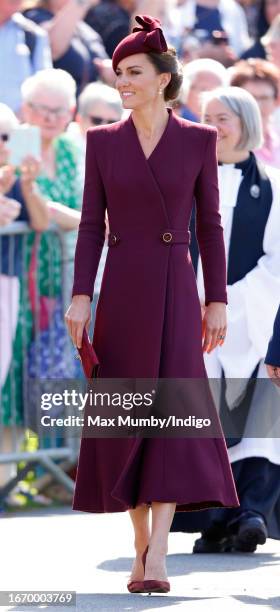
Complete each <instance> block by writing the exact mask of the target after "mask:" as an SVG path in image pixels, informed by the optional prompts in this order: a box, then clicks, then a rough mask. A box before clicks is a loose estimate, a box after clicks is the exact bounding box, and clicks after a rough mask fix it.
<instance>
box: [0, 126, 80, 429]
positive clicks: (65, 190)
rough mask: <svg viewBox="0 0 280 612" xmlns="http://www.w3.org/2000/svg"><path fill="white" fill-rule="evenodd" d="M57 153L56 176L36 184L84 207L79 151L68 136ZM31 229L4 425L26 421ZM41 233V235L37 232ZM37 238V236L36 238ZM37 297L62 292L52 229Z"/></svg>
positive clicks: (43, 244) (41, 249)
mask: <svg viewBox="0 0 280 612" xmlns="http://www.w3.org/2000/svg"><path fill="white" fill-rule="evenodd" d="M54 148H55V156H56V176H55V179H51V178H49V177H48V176H46V175H45V174H44V173H42V174H41V175H40V176H39V177H38V178H37V183H38V186H39V188H40V191H41V193H42V195H44V196H45V197H46V198H48V199H49V200H52V201H56V202H59V203H61V204H65V206H69V208H73V209H77V210H79V209H80V208H81V192H80V178H79V176H78V164H77V150H76V148H75V145H74V144H73V143H72V142H71V141H70V140H69V138H67V137H66V136H65V135H62V136H60V137H58V138H57V139H56V140H55V142H54ZM35 236H36V235H35V233H34V232H32V234H30V235H29V236H28V237H27V239H25V240H24V244H25V247H24V249H23V251H24V255H23V259H24V273H23V276H22V278H21V279H20V281H21V289H20V310H19V318H18V325H17V330H16V336H15V340H14V345H13V359H12V363H11V367H10V371H9V373H8V376H7V379H6V381H5V385H4V387H3V389H2V415H3V420H4V424H5V425H10V424H12V423H16V424H17V425H21V424H22V423H23V407H24V399H25V401H26V381H27V378H28V367H27V355H28V349H29V347H30V343H31V341H32V339H33V337H34V318H33V313H32V308H31V303H30V292H29V287H28V282H29V274H28V271H29V267H30V262H31V255H32V252H33V254H34V245H35V242H36V238H35ZM37 236H38V234H37ZM76 236H77V232H76V231H74V232H72V231H71V232H67V233H66V234H65V235H64V239H65V244H66V252H67V260H68V264H67V265H69V269H68V274H66V275H65V277H67V276H68V282H69V286H70V285H71V278H70V276H71V274H72V270H73V265H72V262H73V258H74V250H75V242H76ZM37 240H38V238H37ZM36 259H37V299H38V297H40V296H46V297H48V298H58V297H61V294H62V276H61V274H62V257H61V246H60V240H59V238H58V236H57V235H56V234H54V233H51V232H44V233H42V234H41V238H40V242H39V244H38V248H37V255H36Z"/></svg>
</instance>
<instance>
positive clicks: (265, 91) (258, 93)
mask: <svg viewBox="0 0 280 612" xmlns="http://www.w3.org/2000/svg"><path fill="white" fill-rule="evenodd" d="M243 87H244V89H246V90H247V91H249V93H250V94H252V96H254V98H255V100H256V102H257V103H258V105H259V109H260V111H261V117H262V122H263V128H264V130H265V129H266V127H267V125H268V122H269V119H270V117H271V115H272V113H273V112H274V111H275V108H276V106H277V100H276V99H275V95H274V90H273V87H272V85H270V83H268V82H267V81H247V83H245V84H244V85H243Z"/></svg>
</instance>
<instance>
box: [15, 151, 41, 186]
mask: <svg viewBox="0 0 280 612" xmlns="http://www.w3.org/2000/svg"><path fill="white" fill-rule="evenodd" d="M40 169H41V162H40V161H39V160H38V159H36V158H35V157H33V156H32V155H27V156H26V157H25V158H24V160H23V161H22V164H21V167H20V180H21V182H22V184H23V185H26V186H27V185H30V184H31V183H33V182H34V181H35V180H36V178H37V176H38V174H39V173H40Z"/></svg>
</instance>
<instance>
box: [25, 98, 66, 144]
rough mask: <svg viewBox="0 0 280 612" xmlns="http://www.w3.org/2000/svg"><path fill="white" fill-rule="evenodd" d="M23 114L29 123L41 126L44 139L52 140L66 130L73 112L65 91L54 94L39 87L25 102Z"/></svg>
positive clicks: (46, 140)
mask: <svg viewBox="0 0 280 612" xmlns="http://www.w3.org/2000/svg"><path fill="white" fill-rule="evenodd" d="M23 116H24V120H25V121H26V122H27V123H29V124H30V125H37V126H38V127H39V128H40V130H41V136H42V140H43V141H45V142H50V141H52V140H53V139H54V138H56V137H57V136H59V135H60V134H61V133H62V132H64V130H65V128H66V127H67V125H68V123H69V121H70V120H71V117H72V112H71V110H70V109H69V102H68V100H67V98H66V96H65V95H64V94H63V93H60V92H59V93H56V94H55V95H54V93H53V92H51V91H47V90H43V89H41V90H40V89H39V88H38V90H35V92H34V93H33V96H32V99H31V100H29V101H28V102H25V104H24V106H23Z"/></svg>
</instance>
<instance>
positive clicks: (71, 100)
mask: <svg viewBox="0 0 280 612" xmlns="http://www.w3.org/2000/svg"><path fill="white" fill-rule="evenodd" d="M137 13H143V14H151V15H153V16H155V17H158V18H159V19H160V20H161V22H162V24H163V28H164V31H165V34H166V37H167V39H168V42H169V44H170V45H172V46H174V47H175V48H176V51H177V53H178V55H179V58H180V59H181V61H182V63H183V70H184V81H183V87H182V89H181V93H180V96H179V98H178V99H177V100H176V101H175V102H174V110H175V112H177V113H178V114H180V115H181V116H182V117H184V118H186V119H189V120H191V121H195V122H199V121H201V94H203V93H204V92H207V91H208V92H209V91H212V90H214V89H216V88H217V87H227V86H230V85H233V86H236V87H239V88H243V89H246V90H247V91H248V92H249V93H250V94H252V96H253V97H254V98H255V100H256V102H257V104H258V106H259V109H260V114H261V119H262V128H263V141H262V144H261V146H260V147H259V148H258V150H257V151H256V156H257V157H258V158H259V159H260V160H261V161H263V162H264V163H265V164H269V165H271V166H274V167H276V168H278V169H280V121H279V118H280V110H279V108H280V102H279V95H280V93H279V78H280V0H239V1H237V0H199V1H198V2H196V1H195V0H24V1H23V2H22V0H0V56H1V62H0V247H1V249H0V251H1V252H0V292H1V293H0V400H1V410H0V423H2V425H4V426H5V427H7V428H9V427H10V425H11V424H12V423H16V424H17V426H22V424H23V421H24V418H23V413H24V401H23V393H22V388H23V380H24V375H23V372H25V373H26V371H27V372H28V371H29V373H30V372H32V371H33V370H32V367H31V366H30V367H29V365H28V364H27V365H26V360H28V355H29V356H31V357H30V358H32V350H31V349H32V343H33V342H34V337H35V327H36V326H35V325H34V321H35V318H36V317H35V310H36V308H38V304H39V308H40V313H39V314H40V317H39V323H38V321H37V331H38V325H39V330H41V331H46V330H47V329H48V326H49V325H50V323H51V319H52V316H54V313H56V315H57V316H58V319H57V320H59V321H60V323H59V324H58V326H57V330H56V331H57V333H58V334H61V326H62V325H63V307H62V261H61V251H60V247H59V243H58V238H57V237H56V236H54V235H52V234H51V232H49V230H48V228H49V226H50V224H52V223H53V224H55V225H56V226H57V227H58V228H59V229H60V230H61V231H62V232H65V237H66V241H65V243H66V246H67V253H68V264H69V267H68V273H67V274H66V277H67V283H68V289H70V287H71V280H72V262H73V255H74V248H75V240H76V230H77V227H78V224H79V219H80V208H81V201H82V189H83V177H84V158H85V135H86V131H87V129H88V128H89V127H92V126H97V125H100V124H102V123H112V122H115V121H118V120H120V119H121V118H122V117H124V112H123V110H122V105H121V101H120V99H119V95H118V94H117V92H116V90H115V89H114V72H113V70H112V66H111V57H112V54H113V51H114V48H115V47H116V45H117V44H118V42H119V41H120V40H121V39H122V38H123V37H124V36H126V35H127V34H128V33H129V32H130V31H131V29H132V27H133V26H134V25H135V22H134V16H135V15H136V14H137ZM23 125H25V126H26V125H27V126H35V127H36V128H37V129H38V132H39V138H40V143H41V154H40V156H39V157H34V156H32V155H30V154H29V152H28V149H27V150H26V155H25V157H24V159H23V160H22V163H21V164H19V165H15V164H14V163H13V162H12V159H11V160H10V157H9V155H10V151H9V142H10V138H11V134H12V132H14V131H17V130H19V128H20V126H23ZM22 129H23V128H22ZM19 221H25V222H27V223H28V224H29V226H30V228H31V229H32V232H31V233H30V234H29V235H28V237H27V240H26V241H25V242H24V249H22V244H21V240H23V239H20V238H19V237H18V238H17V239H15V238H14V237H12V231H11V236H10V237H9V236H7V235H6V236H5V237H4V236H1V227H3V228H4V227H5V228H6V229H5V231H6V230H7V227H8V226H9V225H10V224H11V223H15V222H19ZM13 227H14V225H13ZM11 252H13V255H12V256H11ZM105 258H106V247H104V250H103V253H102V257H101V262H100V268H99V273H98V277H97V280H96V284H95V296H94V301H93V308H94V307H95V305H96V301H97V298H98V294H99V290H100V280H101V276H102V269H103V266H104V261H105ZM50 262H51V263H50ZM36 268H37V270H38V269H39V270H40V274H39V279H37V280H38V282H37V285H36V283H35V282H34V269H36ZM64 279H65V274H64ZM35 285H36V287H35ZM57 313H59V314H57ZM73 359H74V356H73ZM31 360H32V359H31ZM67 367H68V366H67ZM28 368H29V370H28ZM49 368H50V365H49V361H48V356H47V357H46V359H45V361H44V366H43V369H44V370H45V372H49ZM75 372H76V373H77V370H75ZM33 375H34V376H35V375H37V376H38V375H39V376H41V375H42V371H41V370H40V371H39V372H35V374H34V372H33ZM14 381H16V382H14ZM15 386H16V390H15ZM11 396H13V397H12V398H11ZM13 404H14V409H13V410H12V411H11V406H12V405H13ZM12 413H13V414H12ZM0 477H1V473H0ZM0 484H1V482H0Z"/></svg>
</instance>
